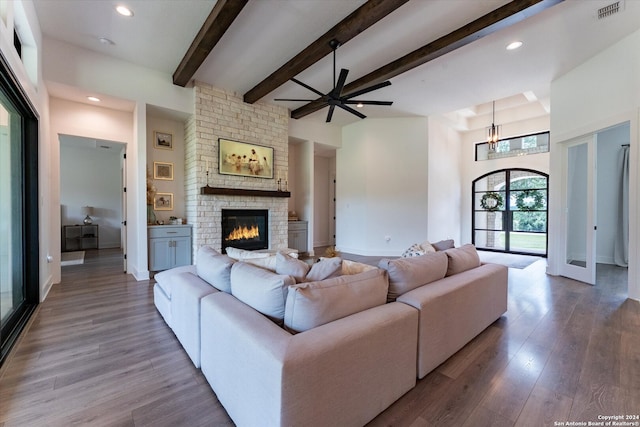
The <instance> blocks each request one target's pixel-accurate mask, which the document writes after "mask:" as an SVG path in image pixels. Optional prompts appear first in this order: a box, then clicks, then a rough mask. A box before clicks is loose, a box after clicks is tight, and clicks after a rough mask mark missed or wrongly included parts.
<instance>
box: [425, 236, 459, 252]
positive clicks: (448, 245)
mask: <svg viewBox="0 0 640 427" xmlns="http://www.w3.org/2000/svg"><path fill="white" fill-rule="evenodd" d="M431 247H432V248H433V249H435V250H436V251H446V250H447V249H453V248H455V247H456V246H455V243H454V242H453V239H447V240H440V241H439V242H435V243H431Z"/></svg>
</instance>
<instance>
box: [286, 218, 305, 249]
mask: <svg viewBox="0 0 640 427" xmlns="http://www.w3.org/2000/svg"><path fill="white" fill-rule="evenodd" d="M307 227H308V226H307V221H289V247H290V248H291V249H297V250H298V252H308V250H309V248H308V247H307V233H308V231H307Z"/></svg>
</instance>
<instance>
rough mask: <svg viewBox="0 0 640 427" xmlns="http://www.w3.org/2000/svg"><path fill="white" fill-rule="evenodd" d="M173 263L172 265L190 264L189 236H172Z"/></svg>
mask: <svg viewBox="0 0 640 427" xmlns="http://www.w3.org/2000/svg"><path fill="white" fill-rule="evenodd" d="M173 250H174V263H173V265H172V267H178V266H181V265H190V264H191V238H190V237H174V238H173Z"/></svg>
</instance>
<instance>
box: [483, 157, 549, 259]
mask: <svg viewBox="0 0 640 427" xmlns="http://www.w3.org/2000/svg"><path fill="white" fill-rule="evenodd" d="M547 195H548V177H547V175H546V174H543V173H540V172H536V171H532V170H528V169H504V170H500V171H495V172H491V173H489V174H487V175H484V176H482V177H480V178H478V179H476V180H475V181H474V182H473V216H472V218H473V237H472V239H473V243H474V244H475V245H476V247H477V248H478V249H484V250H490V251H500V252H510V253H518V254H533V255H542V256H546V255H547Z"/></svg>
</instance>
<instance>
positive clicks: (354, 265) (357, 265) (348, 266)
mask: <svg viewBox="0 0 640 427" xmlns="http://www.w3.org/2000/svg"><path fill="white" fill-rule="evenodd" d="M375 268H376V267H374V266H373V265H369V264H364V263H362V262H357V261H350V260H348V259H343V260H342V274H346V275H349V274H358V273H362V272H364V271H369V270H374V269H375Z"/></svg>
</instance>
